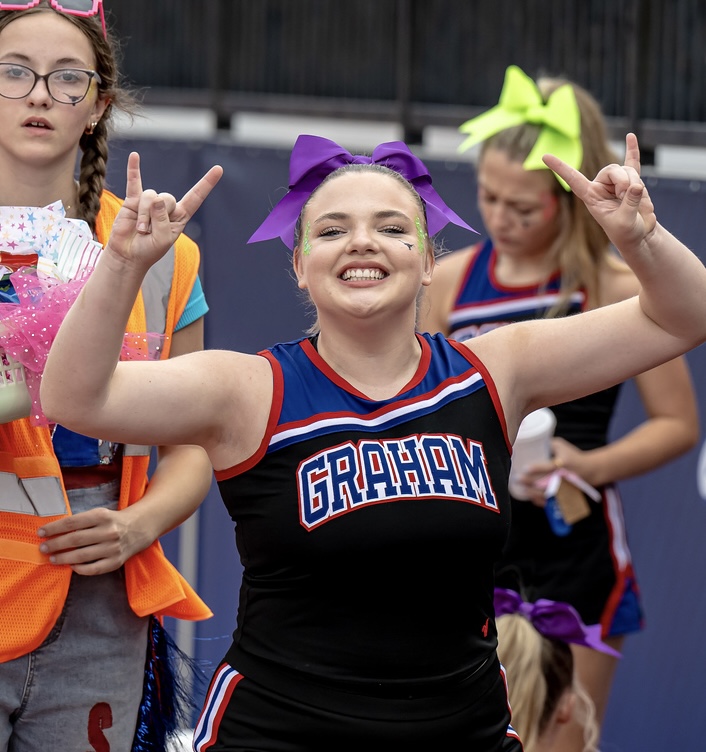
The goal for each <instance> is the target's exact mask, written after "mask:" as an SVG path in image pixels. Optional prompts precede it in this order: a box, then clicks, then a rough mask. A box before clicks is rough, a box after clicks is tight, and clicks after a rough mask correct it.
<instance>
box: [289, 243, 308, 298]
mask: <svg viewBox="0 0 706 752" xmlns="http://www.w3.org/2000/svg"><path fill="white" fill-rule="evenodd" d="M292 268H293V269H294V274H295V275H296V277H297V287H298V288H299V289H300V290H306V289H307V286H308V285H307V283H306V280H305V279H304V273H303V271H302V254H301V252H300V250H299V246H298V245H297V246H295V247H294V251H293V252H292Z"/></svg>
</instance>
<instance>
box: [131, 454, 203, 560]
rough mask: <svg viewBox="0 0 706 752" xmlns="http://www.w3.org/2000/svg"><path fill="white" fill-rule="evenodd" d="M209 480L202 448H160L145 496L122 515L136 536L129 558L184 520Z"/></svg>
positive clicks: (199, 500) (201, 498) (190, 512)
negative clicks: (125, 517)
mask: <svg viewBox="0 0 706 752" xmlns="http://www.w3.org/2000/svg"><path fill="white" fill-rule="evenodd" d="M212 477H213V469H212V467H211V463H210V461H209V459H208V456H207V455H206V452H205V451H204V450H203V449H201V447H197V446H192V445H189V446H173V447H162V448H160V459H159V462H158V463H157V467H156V469H155V471H154V473H153V475H152V477H151V479H150V483H149V486H148V487H147V491H146V493H145V495H144V496H143V497H142V499H140V501H139V502H138V503H136V504H132V505H130V506H129V507H127V508H126V509H124V510H123V512H122V514H124V515H126V516H127V518H128V523H129V525H130V527H131V528H132V529H133V530H134V531H135V533H136V534H135V536H134V539H133V550H132V551H131V552H130V555H131V556H134V555H135V554H136V553H138V552H139V551H142V550H143V549H145V548H147V547H148V546H150V545H151V544H152V543H153V542H154V541H155V540H157V539H158V538H160V537H161V536H162V535H165V534H166V533H168V532H169V531H170V530H173V529H174V528H175V527H178V526H179V525H180V524H181V523H182V522H184V521H185V520H187V519H188V518H189V517H190V516H191V515H192V514H193V513H194V512H195V511H196V509H198V507H199V505H200V504H201V502H202V501H203V500H204V498H205V497H206V494H207V493H208V491H209V489H210V487H211V480H212Z"/></svg>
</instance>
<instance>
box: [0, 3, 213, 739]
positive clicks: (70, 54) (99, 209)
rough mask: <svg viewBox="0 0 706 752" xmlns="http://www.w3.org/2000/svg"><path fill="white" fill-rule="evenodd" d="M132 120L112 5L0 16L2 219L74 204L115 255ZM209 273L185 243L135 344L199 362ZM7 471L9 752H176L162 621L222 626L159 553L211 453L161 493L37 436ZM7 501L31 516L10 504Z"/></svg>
mask: <svg viewBox="0 0 706 752" xmlns="http://www.w3.org/2000/svg"><path fill="white" fill-rule="evenodd" d="M130 105H131V101H130V98H129V96H128V94H127V93H126V92H125V91H124V90H123V89H121V87H120V85H119V72H118V69H117V65H116V55H115V49H114V44H113V42H112V40H111V39H110V37H109V35H107V32H106V29H105V24H104V18H103V9H102V2H101V0H90V1H89V2H82V0H61V2H58V1H56V0H51V2H46V1H45V0H42V1H41V2H37V0H34V1H33V2H28V3H0V204H2V205H6V206H13V205H16V206H30V207H35V206H36V207H43V206H46V205H49V204H52V203H54V202H56V201H58V200H60V201H61V202H62V203H63V205H64V208H65V210H66V213H67V216H69V217H73V218H77V219H82V220H84V221H85V222H87V223H88V225H89V226H90V227H91V228H92V230H93V231H94V233H95V236H96V238H97V240H98V241H100V242H101V243H103V244H105V243H106V242H107V239H108V236H109V234H110V230H111V227H112V224H113V221H114V219H115V217H116V215H117V213H118V211H119V210H120V207H121V205H122V201H121V200H119V199H118V198H117V197H116V196H114V195H113V194H112V193H110V192H109V191H108V190H107V189H106V188H105V176H106V162H107V159H108V129H109V123H110V118H111V114H112V112H113V110H114V109H116V108H123V109H124V108H129V107H130ZM79 152H80V167H79V170H78V175H75V165H76V162H77V155H78V153H79ZM198 268H199V251H198V248H197V246H196V245H195V244H194V243H193V242H192V241H191V240H189V239H188V238H186V237H185V236H183V235H182V236H180V237H178V238H175V242H174V243H173V247H172V248H171V250H170V251H169V254H168V256H167V263H166V264H165V265H164V266H163V268H162V270H161V273H160V274H158V275H155V277H154V278H153V279H152V281H151V282H150V283H149V284H147V285H146V286H145V290H144V294H143V296H142V297H141V300H140V301H138V302H137V303H136V305H135V308H134V309H133V314H132V317H131V323H130V325H129V329H130V330H131V331H136V332H140V331H142V332H145V331H148V332H158V333H163V334H164V335H165V338H164V342H165V345H164V352H163V356H164V357H166V355H167V354H168V355H170V356H175V355H179V354H182V353H185V352H190V351H193V350H198V349H201V348H202V347H203V316H204V314H205V312H206V311H207V306H206V303H205V299H204V297H203V293H202V290H201V286H200V284H199V281H198ZM164 301H166V302H164ZM0 457H2V472H1V473H0V750H8V749H11V750H13V752H31V751H34V750H38V749H49V748H51V749H52V750H55V751H56V752H77V751H78V750H81V752H85V751H86V750H89V749H95V750H99V749H100V750H107V749H110V750H112V751H113V752H119V751H123V750H124V751H127V750H130V749H131V747H132V745H133V742H134V744H135V749H136V750H140V751H141V752H142V751H144V750H147V749H152V748H154V749H162V748H163V747H162V746H160V743H157V742H155V744H156V746H154V747H151V746H149V745H150V744H151V743H152V742H153V741H154V740H151V739H150V734H151V733H152V731H153V730H154V729H155V728H156V727H157V726H161V727H162V728H163V729H165V733H166V731H168V730H169V729H170V724H174V723H175V722H176V721H175V718H174V716H173V715H170V713H172V714H173V712H174V709H171V710H170V709H169V708H167V707H164V708H162V707H161V706H160V701H161V699H163V697H164V690H165V689H166V687H165V686H164V682H165V681H166V680H167V679H168V678H169V677H168V676H167V675H166V673H163V672H161V669H162V668H163V667H164V666H165V665H166V663H165V661H166V658H167V655H166V653H165V641H166V637H165V633H164V631H163V630H162V628H161V626H160V624H159V621H158V619H161V617H163V616H173V617H179V618H185V619H202V618H206V617H208V616H209V615H210V611H209V609H208V608H207V607H206V605H205V604H204V603H203V602H202V601H201V600H200V598H199V597H198V596H197V595H196V594H195V593H194V592H193V591H192V590H191V588H190V587H189V585H188V584H187V583H186V582H185V580H183V578H182V577H181V576H180V575H179V574H178V572H177V571H176V570H175V569H174V568H173V567H172V565H171V564H170V563H169V562H168V561H167V560H166V558H165V557H164V554H163V553H162V550H161V548H160V546H159V542H158V539H159V537H160V536H161V535H162V534H163V533H165V532H167V531H168V530H170V529H172V528H173V527H175V526H176V525H178V524H179V523H180V522H182V521H183V520H185V519H186V518H187V517H188V516H189V515H190V514H191V513H192V512H193V511H194V510H195V509H196V507H197V506H198V504H199V503H200V502H201V500H202V499H203V498H204V496H205V494H206V493H207V491H208V488H209V487H210V482H211V475H212V471H211V466H210V463H209V461H208V458H207V456H206V454H205V452H204V451H203V450H202V449H201V448H200V447H196V446H171V447H165V448H160V450H159V459H158V462H157V463H156V466H155V469H154V472H153V473H152V474H151V479H150V483H149V485H147V470H148V465H149V462H150V458H149V447H138V446H135V445H125V444H113V443H111V441H110V437H108V436H105V439H104V440H100V439H92V438H90V439H89V438H88V437H85V436H82V435H80V434H77V433H74V432H71V431H69V430H68V429H66V428H65V427H64V426H62V425H52V426H51V427H50V428H44V427H41V426H37V425H34V424H32V423H31V422H30V420H29V418H24V419H19V420H15V421H12V422H9V423H4V424H1V425H0ZM3 484H5V485H3ZM10 486H13V487H14V489H18V488H19V489H21V493H22V494H24V495H26V497H27V498H28V499H29V500H30V501H31V504H32V507H33V509H34V511H35V513H34V514H25V513H19V512H18V511H17V510H16V509H13V508H8V506H9V505H8V503H7V501H6V503H3V499H5V500H7V499H8V498H9V495H8V493H6V491H7V490H8V489H10ZM3 489H5V490H3ZM148 657H149V658H150V659H151V660H148ZM155 688H157V689H161V690H162V695H159V692H158V693H157V695H155V694H154V689H155ZM143 692H144V693H145V694H144V698H143ZM143 699H144V701H143V702H141V700H143ZM149 710H151V712H152V713H153V714H155V715H156V716H157V720H158V723H157V724H154V723H152V720H153V719H151V718H150V717H149V715H148V711H149ZM163 715H166V717H165V718H162V716H163Z"/></svg>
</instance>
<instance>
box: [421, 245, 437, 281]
mask: <svg viewBox="0 0 706 752" xmlns="http://www.w3.org/2000/svg"><path fill="white" fill-rule="evenodd" d="M435 266H436V259H435V258H434V249H433V248H432V247H431V244H429V245H428V247H427V252H426V253H425V254H424V274H423V276H422V286H424V287H428V286H429V285H430V284H431V277H432V274H433V273H434V267H435Z"/></svg>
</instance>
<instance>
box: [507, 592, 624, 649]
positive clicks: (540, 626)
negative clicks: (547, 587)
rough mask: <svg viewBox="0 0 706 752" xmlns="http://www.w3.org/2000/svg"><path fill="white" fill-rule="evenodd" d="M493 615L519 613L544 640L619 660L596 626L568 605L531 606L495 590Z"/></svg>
mask: <svg viewBox="0 0 706 752" xmlns="http://www.w3.org/2000/svg"><path fill="white" fill-rule="evenodd" d="M494 601H495V616H496V617H498V616H503V615H504V614H521V615H522V616H524V617H525V619H527V620H528V621H529V622H530V623H531V624H532V626H533V627H534V628H535V629H536V630H537V631H538V632H539V633H540V634H541V635H543V636H544V637H548V638H550V639H553V640H561V641H563V642H570V643H572V644H574V645H583V646H584V647H587V648H592V649H593V650H598V651H599V652H601V653H606V654H607V655H612V656H614V657H615V658H621V657H622V656H621V654H620V653H619V652H618V651H617V650H613V648H611V647H610V646H609V645H606V644H605V642H603V641H602V640H601V626H600V624H593V625H591V626H586V625H585V624H584V623H583V621H582V620H581V617H580V616H579V615H578V613H577V611H576V609H575V608H574V607H573V606H570V605H569V604H568V603H560V602H558V601H550V600H547V599H545V598H540V599H539V600H538V601H536V602H535V603H528V602H527V601H523V600H522V597H521V596H520V595H519V593H516V592H515V591H514V590H506V589H505V588H495V596H494Z"/></svg>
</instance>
